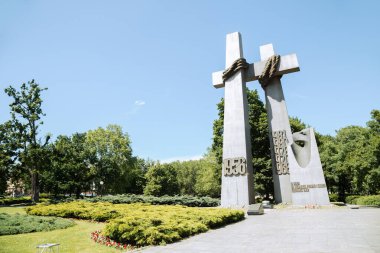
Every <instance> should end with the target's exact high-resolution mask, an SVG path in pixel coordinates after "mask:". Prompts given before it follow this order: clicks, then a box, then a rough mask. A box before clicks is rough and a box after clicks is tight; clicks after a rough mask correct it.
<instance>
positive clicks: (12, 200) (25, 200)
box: [0, 196, 48, 205]
mask: <svg viewBox="0 0 380 253" xmlns="http://www.w3.org/2000/svg"><path fill="white" fill-rule="evenodd" d="M47 201H48V199H46V198H40V202H47ZM31 203H32V199H31V198H30V197H29V196H24V197H8V198H0V205H14V204H31Z"/></svg>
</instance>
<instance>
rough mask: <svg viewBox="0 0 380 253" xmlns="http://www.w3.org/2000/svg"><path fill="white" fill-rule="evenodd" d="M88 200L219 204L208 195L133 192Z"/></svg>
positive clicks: (165, 203)
mask: <svg viewBox="0 0 380 253" xmlns="http://www.w3.org/2000/svg"><path fill="white" fill-rule="evenodd" d="M85 201H89V202H110V203H113V204H121V203H123V204H132V203H148V204H152V205H183V206H192V207H213V206H218V205H219V204H220V201H219V199H215V198H210V197H195V196H189V195H182V196H167V195H164V196H161V197H155V196H146V195H135V194H123V195H114V196H103V197H94V198H86V199H85Z"/></svg>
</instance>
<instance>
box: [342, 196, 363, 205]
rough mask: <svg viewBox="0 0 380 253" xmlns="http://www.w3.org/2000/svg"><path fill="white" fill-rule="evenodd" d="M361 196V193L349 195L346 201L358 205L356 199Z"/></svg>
mask: <svg viewBox="0 0 380 253" xmlns="http://www.w3.org/2000/svg"><path fill="white" fill-rule="evenodd" d="M359 197H360V196H359V195H348V196H346V198H345V199H344V202H345V203H347V204H353V205H356V199H357V198H359Z"/></svg>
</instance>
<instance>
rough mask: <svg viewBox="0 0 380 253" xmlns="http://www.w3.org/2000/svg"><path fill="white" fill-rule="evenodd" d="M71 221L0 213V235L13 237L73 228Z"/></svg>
mask: <svg viewBox="0 0 380 253" xmlns="http://www.w3.org/2000/svg"><path fill="white" fill-rule="evenodd" d="M74 225H75V223H74V222H73V221H71V220H65V219H61V218H53V217H35V216H31V215H24V214H18V213H16V214H6V213H0V235H15V234H24V233H31V232H40V231H51V230H55V229H62V228H67V227H71V226H74Z"/></svg>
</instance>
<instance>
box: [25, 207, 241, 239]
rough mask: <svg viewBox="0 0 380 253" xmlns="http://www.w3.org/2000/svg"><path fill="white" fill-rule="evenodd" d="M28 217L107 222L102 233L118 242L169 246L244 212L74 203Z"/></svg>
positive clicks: (36, 210) (32, 209)
mask: <svg viewBox="0 0 380 253" xmlns="http://www.w3.org/2000/svg"><path fill="white" fill-rule="evenodd" d="M26 211H27V213H28V214H34V215H46V216H49V215H50V216H59V217H73V218H79V219H92V220H97V221H108V223H107V225H106V227H105V229H104V231H103V234H104V236H107V237H109V238H111V239H112V240H115V241H117V242H119V243H124V244H131V245H137V246H144V245H157V244H165V243H171V242H174V241H177V240H180V239H182V238H185V237H188V236H190V235H193V234H197V233H201V232H205V231H207V230H209V229H210V228H217V227H221V226H224V225H226V224H230V223H233V222H236V221H239V220H242V219H244V212H243V211H239V210H230V209H223V208H210V207H209V208H198V207H186V206H179V205H175V206H169V205H151V204H145V203H135V204H112V203H107V202H103V203H101V202H99V203H89V202H84V201H76V202H70V203H60V204H56V205H43V204H40V205H37V206H32V207H28V208H27V209H26Z"/></svg>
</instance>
